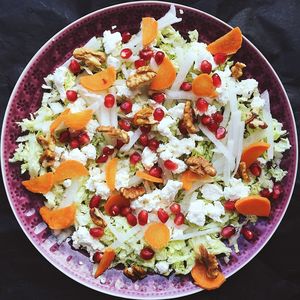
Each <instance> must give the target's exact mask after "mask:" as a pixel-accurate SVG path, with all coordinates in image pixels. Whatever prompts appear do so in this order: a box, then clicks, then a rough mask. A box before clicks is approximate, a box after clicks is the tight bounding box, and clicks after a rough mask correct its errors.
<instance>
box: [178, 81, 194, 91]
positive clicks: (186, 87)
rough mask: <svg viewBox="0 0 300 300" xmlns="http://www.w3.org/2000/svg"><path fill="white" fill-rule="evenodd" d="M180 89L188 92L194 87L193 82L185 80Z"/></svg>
mask: <svg viewBox="0 0 300 300" xmlns="http://www.w3.org/2000/svg"><path fill="white" fill-rule="evenodd" d="M180 89H181V90H183V91H186V92H188V91H190V90H191V89H192V84H191V83H189V82H186V81H185V82H183V83H182V84H181V86H180Z"/></svg>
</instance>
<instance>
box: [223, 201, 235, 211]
mask: <svg viewBox="0 0 300 300" xmlns="http://www.w3.org/2000/svg"><path fill="white" fill-rule="evenodd" d="M224 208H225V209H226V210H227V211H234V210H235V201H231V200H227V201H226V202H225V203H224Z"/></svg>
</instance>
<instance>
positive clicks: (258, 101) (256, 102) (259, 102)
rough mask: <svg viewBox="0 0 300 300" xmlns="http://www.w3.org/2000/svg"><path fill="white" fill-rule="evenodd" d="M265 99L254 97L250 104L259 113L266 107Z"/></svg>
mask: <svg viewBox="0 0 300 300" xmlns="http://www.w3.org/2000/svg"><path fill="white" fill-rule="evenodd" d="M264 105H265V100H264V99H262V98H261V97H253V99H252V100H251V103H250V106H251V108H252V109H253V111H254V112H255V113H259V111H260V110H261V109H262V108H263V107H264Z"/></svg>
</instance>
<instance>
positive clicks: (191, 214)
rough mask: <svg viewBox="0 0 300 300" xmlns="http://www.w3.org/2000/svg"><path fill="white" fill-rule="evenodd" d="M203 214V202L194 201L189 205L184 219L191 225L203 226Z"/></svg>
mask: <svg viewBox="0 0 300 300" xmlns="http://www.w3.org/2000/svg"><path fill="white" fill-rule="evenodd" d="M205 213H206V209H205V202H204V201H202V200H195V201H192V202H191V203H190V206H189V210H188V214H187V216H186V218H187V220H188V221H190V222H191V223H194V224H196V225H198V226H203V225H204V224H205Z"/></svg>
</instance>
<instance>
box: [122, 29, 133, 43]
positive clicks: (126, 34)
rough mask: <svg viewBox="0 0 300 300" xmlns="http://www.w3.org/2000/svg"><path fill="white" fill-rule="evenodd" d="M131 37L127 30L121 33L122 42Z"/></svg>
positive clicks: (127, 40) (126, 41)
mask: <svg viewBox="0 0 300 300" xmlns="http://www.w3.org/2000/svg"><path fill="white" fill-rule="evenodd" d="M130 39H131V33H130V32H128V31H125V32H123V33H122V43H128V42H129V40H130Z"/></svg>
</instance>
